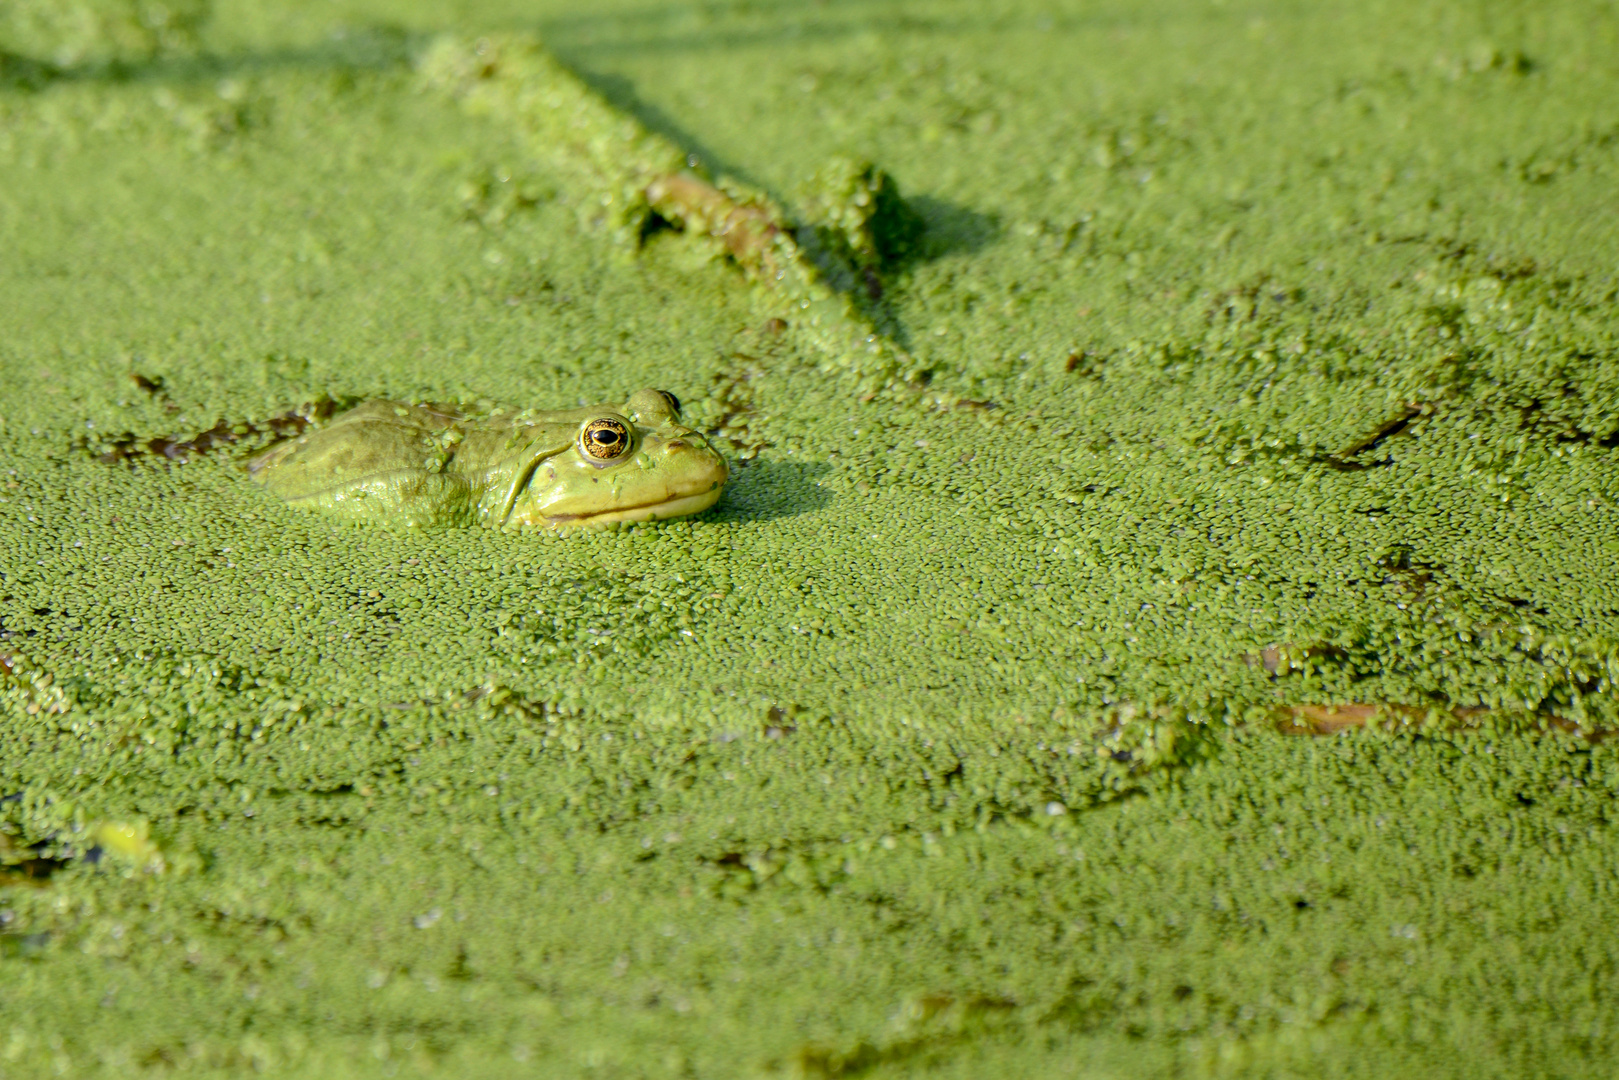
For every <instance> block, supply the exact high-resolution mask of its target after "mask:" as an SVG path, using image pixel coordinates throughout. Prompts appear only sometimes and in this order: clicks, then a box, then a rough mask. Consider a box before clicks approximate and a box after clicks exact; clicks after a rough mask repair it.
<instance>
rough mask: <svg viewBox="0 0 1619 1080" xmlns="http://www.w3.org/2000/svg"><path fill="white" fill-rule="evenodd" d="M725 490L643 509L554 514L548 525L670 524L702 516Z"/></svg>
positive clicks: (718, 487) (717, 487) (717, 488)
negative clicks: (639, 522)
mask: <svg viewBox="0 0 1619 1080" xmlns="http://www.w3.org/2000/svg"><path fill="white" fill-rule="evenodd" d="M723 490H724V485H722V484H715V485H714V487H713V488H712V489H711V490H709V491H704V492H700V493H699V494H696V495H683V496H681V497H680V498H678V499H665V500H664V501H662V502H656V503H647V504H645V505H643V506H627V507H621V508H620V509H617V510H604V511H602V512H601V513H599V514H553V515H550V516H547V517H546V518H545V522H546V524H548V525H551V526H554V527H558V528H564V527H565V528H572V529H579V528H589V527H591V526H594V525H611V524H613V523H614V522H620V521H630V522H634V521H667V520H668V519H670V518H677V517H686V516H688V515H690V514H700V513H702V512H703V511H704V510H707V509H708V508H709V507H710V506H713V505H714V504H715V503H717V502H719V501H720V493H721V491H723Z"/></svg>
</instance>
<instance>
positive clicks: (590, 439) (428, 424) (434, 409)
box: [248, 389, 730, 532]
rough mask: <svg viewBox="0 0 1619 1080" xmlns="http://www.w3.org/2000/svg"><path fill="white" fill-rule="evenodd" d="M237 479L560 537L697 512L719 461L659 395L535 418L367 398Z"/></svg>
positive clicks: (717, 488) (707, 498)
mask: <svg viewBox="0 0 1619 1080" xmlns="http://www.w3.org/2000/svg"><path fill="white" fill-rule="evenodd" d="M248 475H249V476H250V478H251V479H252V480H253V481H255V482H256V483H258V484H260V485H262V486H263V487H264V488H265V489H266V490H267V491H269V492H270V493H271V494H273V495H276V496H279V497H280V498H281V499H283V500H285V501H286V502H287V503H288V504H290V505H292V506H295V507H299V508H302V509H308V510H314V511H318V512H321V513H324V514H327V515H330V516H334V517H337V518H342V519H348V520H351V521H369V522H376V523H387V524H399V525H404V526H407V527H433V526H476V525H484V526H490V527H494V528H498V529H504V530H545V531H550V532H571V531H574V530H577V529H589V528H599V527H603V526H611V525H620V524H628V523H634V522H655V521H667V520H670V519H672V518H680V517H687V516H689V515H692V514H698V513H701V512H702V511H704V510H707V509H708V508H709V507H711V506H713V505H714V504H715V503H716V502H718V501H719V498H720V494H721V490H722V489H723V488H724V486H725V482H726V480H728V479H729V478H730V472H729V466H728V465H727V464H726V461H725V458H724V457H723V456H721V455H720V454H719V453H718V452H717V451H716V450H715V449H714V448H713V447H712V446H710V445H709V443H708V441H707V440H706V439H705V438H704V437H703V435H702V434H701V433H699V432H698V431H697V430H695V429H694V428H691V427H689V426H687V425H686V424H685V423H684V422H683V420H682V417H681V410H680V399H679V398H677V397H676V396H675V395H674V394H672V393H670V392H669V391H667V390H653V389H645V390H637V391H636V392H635V393H633V394H631V395H630V396H629V399H628V400H627V401H625V402H623V403H622V404H602V405H586V406H581V407H579V408H575V409H561V410H555V411H540V410H534V409H511V408H505V407H484V408H480V407H472V406H462V405H446V404H436V403H413V402H407V401H396V400H387V399H373V400H370V401H365V402H362V403H361V404H359V405H356V406H355V407H353V408H351V409H349V410H348V411H346V412H343V413H341V414H339V415H337V416H335V417H333V418H332V419H331V421H330V422H328V423H326V424H324V425H322V426H320V427H317V428H313V429H311V430H309V431H306V432H304V433H303V434H302V435H299V436H298V437H297V438H295V439H290V440H288V441H286V442H283V443H280V444H278V445H276V446H273V447H271V448H270V449H269V450H267V451H265V452H264V453H263V454H260V455H259V456H257V457H255V458H253V459H252V460H251V461H249V462H248Z"/></svg>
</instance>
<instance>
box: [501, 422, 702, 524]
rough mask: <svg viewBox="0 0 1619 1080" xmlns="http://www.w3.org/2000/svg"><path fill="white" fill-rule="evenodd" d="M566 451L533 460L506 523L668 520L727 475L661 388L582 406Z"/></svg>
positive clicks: (696, 504) (695, 505)
mask: <svg viewBox="0 0 1619 1080" xmlns="http://www.w3.org/2000/svg"><path fill="white" fill-rule="evenodd" d="M576 415H582V416H583V419H582V420H581V422H580V423H579V427H578V430H577V432H576V434H575V435H574V438H573V441H572V443H571V444H570V445H569V446H568V448H567V449H566V450H563V451H561V452H560V453H556V454H552V455H550V456H548V457H546V458H544V459H543V460H542V461H539V462H537V463H536V465H535V467H534V469H533V471H532V472H531V473H530V474H529V476H528V481H527V484H526V485H525V486H524V487H522V488H521V490H519V491H518V492H517V494H516V497H515V498H514V499H513V501H512V507H511V512H510V514H508V515H507V517H506V522H507V524H510V525H539V526H545V527H549V528H580V527H587V526H595V525H609V524H612V523H614V522H619V521H667V520H668V519H669V518H677V517H685V516H686V515H688V514H695V513H698V512H700V511H703V510H707V509H708V508H709V507H710V506H713V505H714V503H715V502H717V501H718V500H719V497H720V489H721V488H722V487H724V486H725V481H726V480H727V479H728V478H729V476H730V470H729V468H728V467H727V466H726V464H725V459H724V458H723V457H721V456H720V455H719V454H718V453H716V452H715V451H714V449H713V448H712V447H710V446H709V445H708V443H707V441H705V440H704V438H703V437H702V435H700V434H698V433H697V432H696V431H694V430H692V429H691V428H689V427H686V426H685V424H683V423H682V422H681V419H680V401H679V400H678V399H677V398H676V397H675V396H674V395H673V394H671V393H669V392H668V391H666V390H638V391H636V392H635V393H634V394H631V395H630V399H629V401H627V402H625V403H624V405H623V407H622V408H610V407H606V406H603V407H601V408H595V409H587V410H582V413H581V414H576Z"/></svg>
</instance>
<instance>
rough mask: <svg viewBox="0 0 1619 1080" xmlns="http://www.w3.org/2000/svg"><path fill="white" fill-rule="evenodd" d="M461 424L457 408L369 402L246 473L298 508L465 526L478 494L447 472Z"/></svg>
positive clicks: (266, 456)
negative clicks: (461, 524)
mask: <svg viewBox="0 0 1619 1080" xmlns="http://www.w3.org/2000/svg"><path fill="white" fill-rule="evenodd" d="M463 420H464V418H463V416H462V415H461V414H460V413H459V412H457V411H455V410H453V409H444V408H438V407H433V406H424V405H405V404H401V403H398V402H393V401H368V402H365V403H364V404H363V405H359V406H357V407H355V408H353V409H351V410H349V411H348V412H346V413H344V414H343V415H341V416H339V417H337V419H335V420H333V421H332V422H331V423H330V424H328V425H327V426H325V427H323V428H320V429H319V430H316V431H311V432H307V433H305V434H304V435H302V436H300V437H298V438H296V439H293V440H292V441H291V442H286V443H282V444H281V445H280V446H277V447H274V448H273V449H271V450H270V451H269V452H267V453H265V454H263V455H261V456H260V457H258V458H257V459H255V460H254V461H253V462H251V463H250V464H249V466H248V468H249V470H250V472H251V473H252V476H253V479H254V480H256V481H258V482H259V483H262V484H263V485H264V486H265V487H266V488H267V489H268V490H269V491H271V492H273V493H275V494H276V495H278V496H280V497H281V498H283V499H285V500H286V501H287V502H289V503H292V504H294V505H303V506H307V507H310V508H314V509H321V510H327V511H331V512H334V513H337V514H339V515H341V516H344V517H355V518H373V519H383V518H386V519H390V520H395V521H399V522H401V523H402V524H408V525H431V524H454V523H460V522H461V521H462V519H463V518H465V517H467V516H468V515H469V514H470V513H471V512H472V504H473V503H474V502H475V501H476V495H475V493H474V492H473V490H472V487H471V485H470V484H469V483H468V480H467V478H466V477H464V476H462V475H459V474H458V473H456V472H454V471H450V470H446V468H445V465H446V464H447V463H448V462H449V461H450V459H451V457H452V456H453V453H454V448H455V446H456V444H457V443H458V442H459V441H460V439H461V425H462V423H463Z"/></svg>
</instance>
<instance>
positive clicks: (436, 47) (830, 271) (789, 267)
mask: <svg viewBox="0 0 1619 1080" xmlns="http://www.w3.org/2000/svg"><path fill="white" fill-rule="evenodd" d="M420 69H421V72H422V75H423V77H424V79H425V80H426V81H427V83H428V84H429V85H430V86H433V87H436V88H439V89H443V90H447V91H449V92H451V93H453V94H455V95H456V96H457V97H458V98H459V99H460V100H461V101H462V103H463V104H464V105H465V106H466V107H467V108H468V109H471V110H473V111H476V112H480V113H484V114H488V115H492V116H496V117H498V118H500V119H501V120H504V121H506V122H508V123H511V124H513V125H515V126H517V127H518V128H519V129H520V130H521V131H522V132H523V134H524V135H525V137H526V139H527V142H528V144H529V145H530V147H531V148H532V149H533V151H534V153H535V154H536V155H537V156H538V157H540V158H542V159H544V161H545V162H546V163H547V164H548V165H549V166H550V167H552V168H554V169H555V170H557V171H558V172H559V173H561V174H562V175H563V177H564V179H565V180H567V181H570V182H571V184H572V185H573V186H574V187H575V188H576V189H577V190H576V195H578V196H579V198H578V203H579V205H580V207H581V212H582V214H583V215H584V216H585V217H586V218H587V219H588V220H589V221H590V222H591V223H592V224H594V225H596V226H599V227H604V228H606V229H607V230H608V231H609V232H610V233H611V234H613V235H614V236H615V237H616V238H617V239H618V240H619V241H620V242H623V243H626V244H629V243H637V242H639V240H640V239H641V238H642V237H643V236H645V235H646V233H647V232H648V231H649V230H650V228H651V226H652V225H653V223H654V222H655V220H656V219H657V218H661V219H663V220H664V221H667V222H669V223H671V224H673V225H676V226H678V227H680V228H682V229H684V230H685V231H686V232H688V233H691V234H694V235H699V236H705V237H708V238H709V239H710V240H711V241H712V243H713V244H714V245H715V247H716V250H717V251H719V252H722V253H723V254H725V255H726V256H728V257H730V258H731V259H732V260H734V261H735V262H736V264H737V265H738V266H739V267H741V268H742V269H743V270H744V271H745V272H746V273H747V274H748V276H749V277H750V278H752V279H753V280H754V281H756V282H758V283H759V284H760V285H761V286H762V287H763V288H762V290H761V291H762V293H763V294H764V295H765V296H766V297H767V298H768V300H769V304H770V306H771V308H772V309H773V310H772V314H774V315H777V316H779V317H781V318H783V319H784V320H785V321H786V322H787V323H788V325H789V326H791V327H792V328H793V329H794V330H795V331H796V332H799V333H800V334H802V335H803V337H804V338H805V340H806V341H807V342H808V343H809V344H810V345H811V347H813V348H814V349H815V350H816V351H818V352H820V353H821V354H822V355H823V356H824V357H825V358H826V360H825V362H824V364H823V369H824V370H829V371H831V370H843V371H848V372H850V373H853V374H855V375H856V376H858V377H860V378H861V379H862V380H863V381H865V382H868V383H872V384H877V385H881V384H883V383H887V382H893V381H908V380H911V379H914V378H916V377H917V376H918V375H919V370H918V367H917V364H916V362H915V361H914V360H913V359H912V358H911V356H910V355H909V354H908V353H907V352H906V351H905V350H904V349H902V348H901V347H900V346H899V345H897V344H896V343H895V342H894V341H892V340H891V339H890V338H889V337H888V336H887V335H885V334H883V333H882V332H881V331H880V330H879V329H878V327H877V325H876V324H875V323H874V321H873V320H872V318H871V317H870V316H869V315H868V314H867V313H866V312H865V311H863V310H861V307H860V303H859V301H858V299H857V296H856V291H857V289H858V287H859V286H860V284H861V283H862V282H869V281H870V280H871V268H870V267H869V266H860V265H856V264H854V263H853V262H852V261H850V260H848V259H846V258H844V257H842V256H841V255H840V253H839V252H838V251H837V249H836V245H832V244H821V243H818V242H814V240H813V239H812V238H811V237H810V236H809V235H807V234H808V233H811V232H813V231H814V230H810V229H800V228H798V227H795V226H794V225H793V224H792V223H791V222H790V221H789V220H788V218H787V215H786V214H785V213H784V212H783V210H782V209H781V207H780V206H778V205H777V204H776V203H775V202H773V201H772V200H771V199H770V198H769V197H768V196H766V195H764V194H763V193H760V192H756V191H749V190H745V189H743V188H742V187H741V186H739V185H737V184H735V183H733V182H730V181H727V180H723V179H722V180H720V181H718V182H715V181H711V180H709V179H708V178H706V177H704V176H703V175H702V174H701V173H700V172H698V171H697V169H696V168H695V163H694V159H689V158H688V157H687V156H686V154H685V153H683V152H682V151H681V149H680V148H679V147H677V146H675V145H674V144H673V143H671V142H670V141H669V140H667V139H665V138H663V137H662V136H660V135H657V134H655V133H653V132H651V131H648V130H647V129H646V128H645V127H644V126H643V125H641V124H640V123H639V122H637V121H636V120H635V119H634V118H632V117H629V116H627V115H625V114H624V113H622V112H621V111H619V110H617V109H615V108H613V107H612V106H611V105H609V104H608V103H607V102H606V101H605V100H603V99H602V98H601V97H600V96H599V95H598V94H596V93H595V91H593V90H591V89H590V87H588V86H587V85H585V83H584V82H583V81H582V80H581V79H580V78H579V77H578V76H577V75H575V74H574V73H573V72H571V71H569V70H568V69H567V68H566V67H564V66H563V65H562V64H561V63H559V62H558V61H557V60H556V59H555V57H553V56H552V55H551V54H550V53H549V52H548V51H547V50H546V49H545V48H544V47H543V46H542V45H541V44H540V43H539V42H538V41H536V40H534V39H533V38H530V37H523V36H510V37H501V38H481V39H479V40H478V41H476V42H472V43H468V42H464V41H460V40H457V39H454V38H441V39H440V40H438V41H437V42H435V43H434V44H433V45H432V46H431V47H430V48H429V49H428V51H427V52H426V53H425V54H424V55H423V57H422V60H421V63H420ZM866 176H867V178H868V179H869V183H868V185H867V188H868V190H866V191H863V192H862V193H861V194H863V195H865V196H866V197H865V198H864V199H863V200H860V201H859V206H858V209H857V212H858V213H863V214H865V215H866V217H867V218H870V217H871V216H872V215H874V214H876V213H878V212H879V211H880V210H881V209H883V208H884V200H883V199H880V198H877V197H875V194H874V193H883V194H886V193H887V192H888V191H889V190H890V189H891V184H887V182H886V178H884V177H880V176H879V175H877V174H875V173H874V171H873V170H870V169H869V168H868V170H867V173H866ZM888 202H889V203H892V200H891V199H890V200H888ZM801 234H804V235H803V236H802V240H801ZM804 240H809V241H811V242H809V243H808V244H806V243H804V242H803V241H804Z"/></svg>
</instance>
